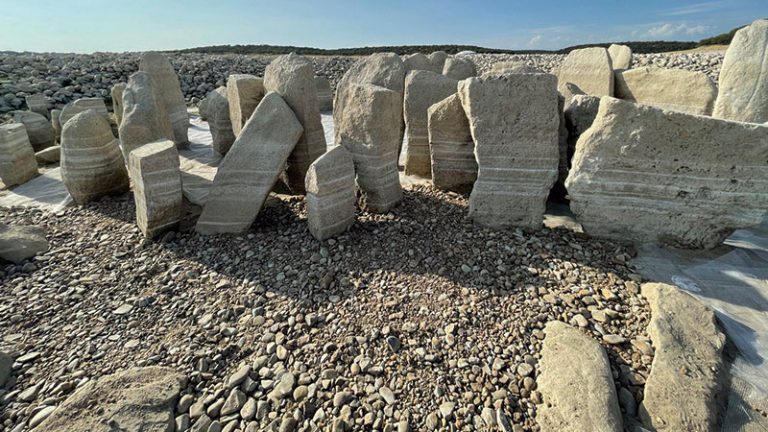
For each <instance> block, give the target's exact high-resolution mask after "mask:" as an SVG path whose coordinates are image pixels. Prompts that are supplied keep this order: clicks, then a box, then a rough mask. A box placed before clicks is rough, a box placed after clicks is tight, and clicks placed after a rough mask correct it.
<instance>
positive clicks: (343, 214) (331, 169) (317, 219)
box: [305, 146, 357, 240]
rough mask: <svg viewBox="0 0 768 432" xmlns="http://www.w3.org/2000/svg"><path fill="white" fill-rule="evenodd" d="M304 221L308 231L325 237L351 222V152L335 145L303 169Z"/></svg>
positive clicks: (353, 168)
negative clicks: (305, 170) (305, 173)
mask: <svg viewBox="0 0 768 432" xmlns="http://www.w3.org/2000/svg"><path fill="white" fill-rule="evenodd" d="M306 181H307V184H306V190H307V196H306V198H305V201H306V204H307V221H308V222H309V232H310V233H312V236H313V237H315V238H316V239H318V240H325V239H328V238H331V237H334V236H336V235H338V234H341V233H343V232H344V231H346V230H347V229H348V228H349V227H350V226H352V224H353V223H355V203H356V200H357V198H356V196H355V189H356V187H355V165H354V163H353V161H352V155H351V154H350V153H349V152H348V151H347V149H345V148H344V147H342V146H336V147H334V148H332V149H331V150H328V152H327V153H325V154H324V155H322V156H320V157H319V158H318V159H317V160H315V161H314V162H313V163H312V165H310V166H309V170H308V171H307V179H306Z"/></svg>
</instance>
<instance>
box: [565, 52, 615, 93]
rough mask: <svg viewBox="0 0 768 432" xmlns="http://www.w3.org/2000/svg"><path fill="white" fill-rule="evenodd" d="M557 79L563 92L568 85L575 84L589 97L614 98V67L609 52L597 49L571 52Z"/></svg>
mask: <svg viewBox="0 0 768 432" xmlns="http://www.w3.org/2000/svg"><path fill="white" fill-rule="evenodd" d="M557 79H558V85H557V89H558V90H560V91H561V92H562V91H564V87H565V85H566V83H573V84H576V85H577V86H578V87H579V88H580V89H581V90H582V91H584V92H585V93H586V94H588V95H593V96H613V66H612V64H611V57H610V56H609V55H608V50H606V49H605V48H597V47H596V48H582V49H577V50H573V51H571V52H570V54H568V57H566V58H565V61H563V64H562V65H561V66H560V75H559V76H558V78H557Z"/></svg>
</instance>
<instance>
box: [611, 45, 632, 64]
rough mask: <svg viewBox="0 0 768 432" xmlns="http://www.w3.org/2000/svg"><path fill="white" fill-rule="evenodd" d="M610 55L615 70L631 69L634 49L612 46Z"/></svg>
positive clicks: (624, 46)
mask: <svg viewBox="0 0 768 432" xmlns="http://www.w3.org/2000/svg"><path fill="white" fill-rule="evenodd" d="M608 55H609V56H610V57H611V64H612V65H613V69H614V70H622V69H629V68H630V66H632V48H630V47H628V46H626V45H617V44H611V46H609V47H608Z"/></svg>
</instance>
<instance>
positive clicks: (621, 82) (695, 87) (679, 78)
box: [614, 67, 717, 115]
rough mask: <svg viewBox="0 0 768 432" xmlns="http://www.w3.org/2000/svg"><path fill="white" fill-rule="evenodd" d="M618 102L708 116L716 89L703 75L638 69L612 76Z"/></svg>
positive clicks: (667, 70)
mask: <svg viewBox="0 0 768 432" xmlns="http://www.w3.org/2000/svg"><path fill="white" fill-rule="evenodd" d="M615 80H616V81H615V86H616V87H615V90H614V92H615V96H616V97H617V98H619V99H624V100H628V101H630V102H636V103H640V104H643V105H650V106H654V107H657V108H663V109H667V110H671V111H679V112H684V113H689V114H699V115H711V114H712V108H713V106H714V104H715V99H716V98H717V85H715V82H714V81H712V79H711V78H710V77H708V76H707V74H705V73H704V72H696V71H687V70H682V69H662V68H652V67H642V68H636V69H629V70H618V71H616V73H615Z"/></svg>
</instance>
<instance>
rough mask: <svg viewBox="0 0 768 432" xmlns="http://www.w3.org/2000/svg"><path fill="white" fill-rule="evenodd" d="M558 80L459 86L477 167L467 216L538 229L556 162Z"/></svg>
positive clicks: (521, 77) (525, 77)
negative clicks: (473, 143) (473, 145)
mask: <svg viewBox="0 0 768 432" xmlns="http://www.w3.org/2000/svg"><path fill="white" fill-rule="evenodd" d="M556 86H557V80H556V78H555V77H554V75H550V74H508V75H499V76H493V75H489V76H484V77H480V78H470V79H467V80H464V81H461V82H459V97H460V98H461V103H462V106H463V107H464V111H465V112H466V114H467V118H468V119H469V126H470V130H471V131H472V138H473V140H474V142H475V157H476V159H477V163H478V174H477V181H475V185H474V187H473V188H472V193H471V195H470V198H469V216H470V217H471V218H472V219H473V220H475V221H476V222H477V223H478V224H480V225H484V226H488V227H491V228H502V227H508V226H512V225H514V226H522V227H529V228H538V227H540V226H541V225H542V222H543V218H544V209H545V204H546V200H547V196H548V195H549V190H550V189H551V188H552V185H553V184H554V182H555V180H556V179H557V167H558V161H559V151H558V126H559V121H560V115H559V113H558V93H557V90H556Z"/></svg>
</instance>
